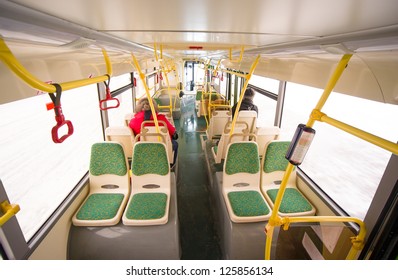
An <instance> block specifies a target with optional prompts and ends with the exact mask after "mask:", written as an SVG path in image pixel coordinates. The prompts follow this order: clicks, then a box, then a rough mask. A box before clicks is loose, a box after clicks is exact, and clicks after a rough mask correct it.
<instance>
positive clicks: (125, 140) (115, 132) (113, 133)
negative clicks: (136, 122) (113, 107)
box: [105, 126, 135, 158]
mask: <svg viewBox="0 0 398 280" xmlns="http://www.w3.org/2000/svg"><path fill="white" fill-rule="evenodd" d="M105 139H106V141H115V142H119V143H120V144H122V146H123V149H124V153H125V155H126V156H127V157H128V158H131V154H132V152H133V145H134V142H135V140H134V133H133V131H132V130H131V129H130V127H128V126H109V127H107V128H106V129H105Z"/></svg>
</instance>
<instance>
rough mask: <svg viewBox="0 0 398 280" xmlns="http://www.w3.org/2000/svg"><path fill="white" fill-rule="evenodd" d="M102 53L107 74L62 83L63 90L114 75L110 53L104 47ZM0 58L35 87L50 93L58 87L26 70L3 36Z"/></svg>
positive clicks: (103, 79) (0, 39)
mask: <svg viewBox="0 0 398 280" xmlns="http://www.w3.org/2000/svg"><path fill="white" fill-rule="evenodd" d="M102 53H103V55H104V59H105V64H106V70H107V75H102V76H98V77H92V78H86V79H82V80H76V81H70V82H64V83H60V84H59V85H60V86H61V88H62V90H69V89H74V88H78V87H82V86H87V85H91V84H96V83H100V82H103V81H107V80H108V78H109V77H110V76H112V64H111V63H110V60H109V57H108V54H107V52H106V51H105V50H104V49H103V50H102ZM0 59H1V60H2V61H3V62H4V64H5V65H7V66H8V68H10V69H11V71H12V72H14V74H16V75H17V76H18V77H19V78H21V79H22V80H23V81H24V82H26V83H27V84H28V85H30V86H31V87H33V88H34V89H38V90H41V91H44V92H48V93H55V91H56V88H55V86H54V85H52V84H47V83H45V82H42V81H40V80H39V79H38V78H36V77H35V76H33V75H32V74H31V73H29V71H27V70H26V68H25V67H24V66H23V65H22V64H21V63H20V62H19V61H18V60H17V59H16V57H15V56H14V55H13V53H12V52H11V50H10V49H9V48H8V46H7V45H6V43H5V42H4V40H3V39H2V38H0ZM108 75H109V77H108Z"/></svg>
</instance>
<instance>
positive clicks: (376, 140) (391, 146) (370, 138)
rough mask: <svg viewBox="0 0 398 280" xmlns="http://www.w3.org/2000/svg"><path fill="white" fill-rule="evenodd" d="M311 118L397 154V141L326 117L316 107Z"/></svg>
mask: <svg viewBox="0 0 398 280" xmlns="http://www.w3.org/2000/svg"><path fill="white" fill-rule="evenodd" d="M311 119H313V120H317V121H321V122H325V123H327V124H330V125H331V126H334V127H336V128H339V129H341V130H343V131H345V132H348V133H350V134H351V135H354V136H356V137H358V138H361V139H363V140H365V141H367V142H369V143H372V144H374V145H376V146H378V147H380V148H382V149H385V150H387V151H390V152H392V153H394V154H396V155H398V144H397V143H394V142H391V141H388V140H386V139H383V138H381V137H379V136H376V135H373V134H371V133H368V132H366V131H363V130H361V129H358V128H356V127H353V126H350V125H348V124H346V123H343V122H340V121H338V120H336V119H333V118H331V117H328V116H327V115H326V114H324V113H322V112H320V111H318V110H316V109H314V110H313V111H312V113H311Z"/></svg>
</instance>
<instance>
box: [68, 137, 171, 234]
mask: <svg viewBox="0 0 398 280" xmlns="http://www.w3.org/2000/svg"><path fill="white" fill-rule="evenodd" d="M159 136H160V135H159ZM171 181H172V180H171V172H170V165H169V161H168V155H167V151H166V145H165V144H164V143H161V142H157V141H156V142H149V141H139V142H136V143H135V144H134V145H133V147H132V158H131V175H130V169H129V164H128V160H127V157H126V155H125V152H124V149H123V146H122V144H120V143H119V142H115V141H104V142H99V143H95V144H93V145H92V148H91V156H90V166H89V194H88V196H87V197H86V198H85V200H84V201H83V203H82V205H81V206H80V207H79V209H78V210H77V212H76V213H75V215H74V216H73V218H72V223H73V225H75V226H112V225H116V224H118V223H119V222H120V221H122V223H123V224H124V225H129V226H143V225H160V224H166V223H167V222H168V216H169V204H170V193H171V191H170V190H171Z"/></svg>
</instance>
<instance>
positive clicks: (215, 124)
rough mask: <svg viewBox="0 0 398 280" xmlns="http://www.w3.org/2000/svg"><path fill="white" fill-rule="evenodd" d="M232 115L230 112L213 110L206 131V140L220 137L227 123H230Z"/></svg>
mask: <svg viewBox="0 0 398 280" xmlns="http://www.w3.org/2000/svg"><path fill="white" fill-rule="evenodd" d="M231 116H232V113H231V111H230V110H215V111H213V112H212V115H211V118H210V122H209V127H208V128H207V130H206V134H207V139H210V140H211V139H212V138H213V137H215V136H218V137H220V136H221V134H222V133H223V131H224V129H225V125H226V124H227V122H228V121H231Z"/></svg>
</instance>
